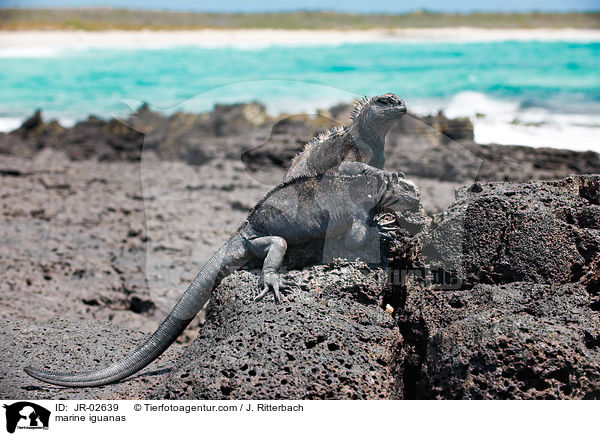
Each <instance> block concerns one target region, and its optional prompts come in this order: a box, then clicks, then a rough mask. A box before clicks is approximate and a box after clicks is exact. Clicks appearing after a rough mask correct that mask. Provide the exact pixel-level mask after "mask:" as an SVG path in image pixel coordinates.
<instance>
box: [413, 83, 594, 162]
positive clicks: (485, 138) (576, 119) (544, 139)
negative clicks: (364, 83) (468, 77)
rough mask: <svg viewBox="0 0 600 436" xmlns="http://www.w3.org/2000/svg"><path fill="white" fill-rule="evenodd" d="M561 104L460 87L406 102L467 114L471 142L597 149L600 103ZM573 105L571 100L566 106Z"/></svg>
mask: <svg viewBox="0 0 600 436" xmlns="http://www.w3.org/2000/svg"><path fill="white" fill-rule="evenodd" d="M540 103H541V102H538V104H540ZM562 106H564V105H561V104H560V103H557V102H548V103H547V107H542V106H536V105H534V104H532V103H531V101H525V100H520V99H518V98H514V99H501V98H496V97H492V96H489V95H487V94H484V93H481V92H476V91H463V92H459V93H457V94H455V95H454V96H453V97H451V98H446V99H437V100H435V99H430V100H425V101H420V102H417V103H416V104H415V105H414V106H411V105H409V109H410V110H412V111H413V112H414V113H416V114H418V115H431V114H435V113H437V112H439V111H442V112H443V113H444V114H445V115H446V116H447V117H448V118H457V117H466V118H469V119H470V120H471V122H472V124H473V133H474V137H475V138H474V139H475V142H477V143H480V144H503V145H528V146H531V147H552V148H562V149H570V150H577V151H585V150H592V151H596V152H600V111H599V110H598V109H599V107H598V106H600V105H597V106H596V107H591V106H590V105H587V106H585V107H584V106H583V105H581V106H580V107H579V112H578V113H569V112H561V111H560V110H559V109H560V108H561V107H562ZM575 106H576V105H572V104H571V105H570V107H569V109H571V110H572V109H573V108H574V107H575Z"/></svg>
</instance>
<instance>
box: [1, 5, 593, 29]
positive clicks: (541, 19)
mask: <svg viewBox="0 0 600 436" xmlns="http://www.w3.org/2000/svg"><path fill="white" fill-rule="evenodd" d="M458 26H467V27H479V28H505V29H534V28H577V29H599V28H600V12H586V13H578V12H573V13H537V12H531V13H510V14H508V13H472V14H446V13H434V12H427V11H417V12H411V13H408V14H399V15H388V14H370V15H366V14H348V13H337V12H308V11H304V12H284V13H260V14H241V13H240V14H232V13H224V14H208V13H193V12H186V13H182V12H166V11H142V10H130V9H110V8H104V9H0V30H141V29H149V30H193V29H268V28H271V29H272V28H279V29H315V30H316V29H322V30H325V29H340V30H365V29H375V28H390V29H391V28H435V27H438V28H439V27H458Z"/></svg>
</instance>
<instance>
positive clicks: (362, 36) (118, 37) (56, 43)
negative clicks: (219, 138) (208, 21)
mask: <svg viewBox="0 0 600 436" xmlns="http://www.w3.org/2000/svg"><path fill="white" fill-rule="evenodd" d="M423 40H432V41H439V40H443V41H448V42H450V41H457V42H466V41H503V40H522V41H527V40H541V41H556V40H568V41H600V30H593V29H589V30H588V29H479V28H471V27H457V28H431V29H392V30H391V29H380V30H364V31H360V30H349V31H344V30H280V29H243V30H197V31H196V30H195V31H178V30H177V31H149V30H148V31H121V30H119V31H102V32H87V31H0V53H1V52H2V51H6V50H11V51H12V50H15V49H37V50H44V49H53V48H78V47H79V48H84V47H123V48H143V47H148V48H153V47H165V46H167V47H168V46H181V45H186V46H190V45H191V46H204V47H224V46H235V47H257V46H258V47H260V46H268V45H311V44H318V45H322V44H343V43H360V42H394V41H423Z"/></svg>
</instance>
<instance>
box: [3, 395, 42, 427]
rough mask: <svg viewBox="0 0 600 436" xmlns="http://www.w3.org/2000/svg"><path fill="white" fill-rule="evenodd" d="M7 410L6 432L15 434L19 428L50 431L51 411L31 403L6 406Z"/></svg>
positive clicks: (21, 402) (24, 402)
mask: <svg viewBox="0 0 600 436" xmlns="http://www.w3.org/2000/svg"><path fill="white" fill-rule="evenodd" d="M3 407H4V408H5V409H6V431H8V432H9V433H14V432H15V430H16V429H17V428H18V429H19V430H21V429H26V430H37V429H43V430H48V423H49V422H50V411H49V410H47V409H44V408H43V407H42V406H38V405H37V404H35V403H30V402H29V401H19V402H17V403H13V404H10V405H8V404H4V406H3Z"/></svg>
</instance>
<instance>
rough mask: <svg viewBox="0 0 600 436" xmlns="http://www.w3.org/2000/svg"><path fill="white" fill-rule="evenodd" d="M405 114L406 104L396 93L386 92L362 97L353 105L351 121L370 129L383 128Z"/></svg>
mask: <svg viewBox="0 0 600 436" xmlns="http://www.w3.org/2000/svg"><path fill="white" fill-rule="evenodd" d="M404 114H406V104H405V103H404V101H403V100H402V99H401V98H400V97H398V96H397V95H396V94H392V93H387V94H383V95H378V96H375V97H371V98H363V99H362V100H359V101H357V102H356V103H355V105H354V110H353V111H352V121H353V122H354V123H359V124H362V125H364V126H368V127H369V128H371V129H375V130H381V129H384V130H385V131H384V132H381V133H385V132H387V130H388V129H389V128H390V126H391V125H392V123H393V122H394V121H396V120H397V119H399V118H401V117H402V116H404Z"/></svg>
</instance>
